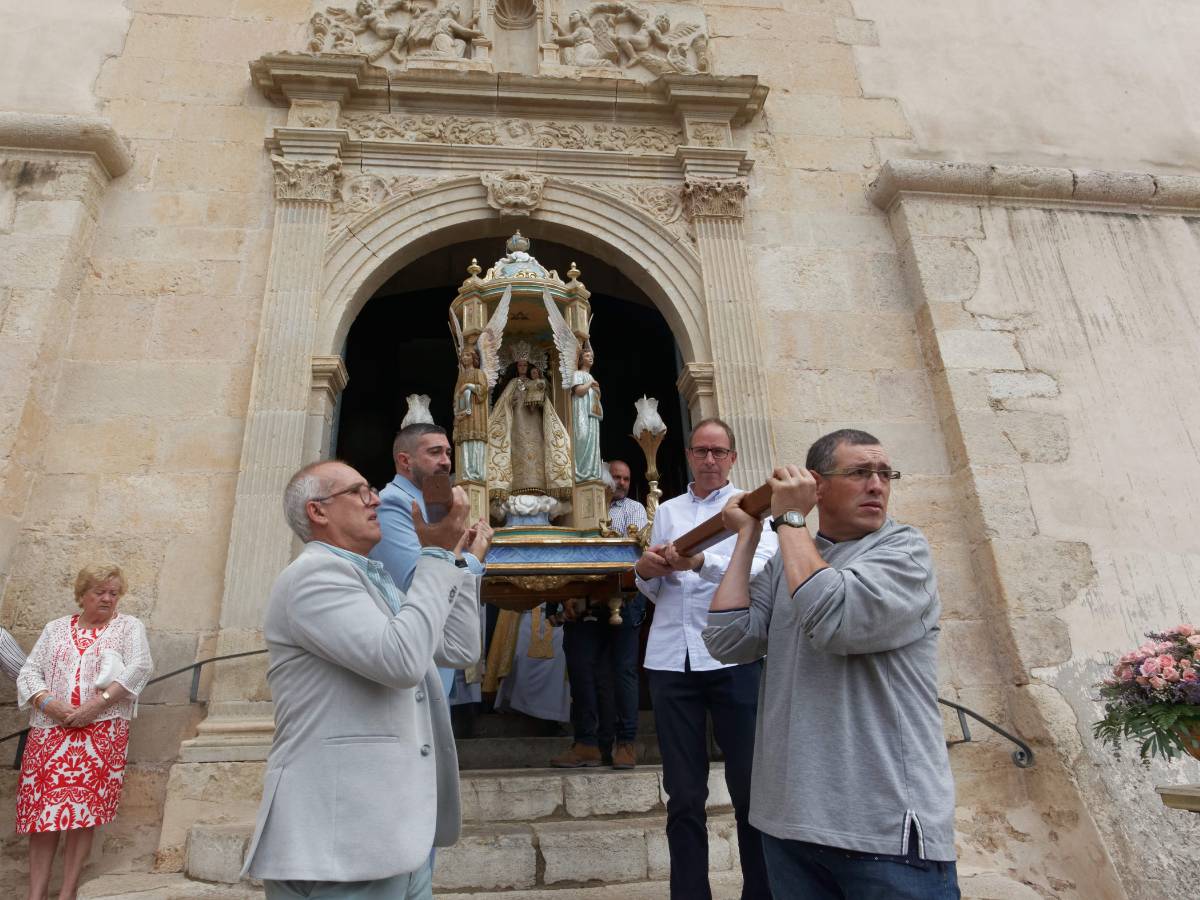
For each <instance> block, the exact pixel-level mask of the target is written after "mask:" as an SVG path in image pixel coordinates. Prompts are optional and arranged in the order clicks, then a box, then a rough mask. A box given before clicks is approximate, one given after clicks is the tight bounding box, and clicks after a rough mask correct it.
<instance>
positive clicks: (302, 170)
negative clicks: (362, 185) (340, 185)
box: [271, 154, 342, 203]
mask: <svg viewBox="0 0 1200 900" xmlns="http://www.w3.org/2000/svg"><path fill="white" fill-rule="evenodd" d="M271 165H272V166H273V167H274V168H275V199H276V200H319V201H322V202H324V203H332V202H333V198H334V182H335V181H336V179H337V175H338V173H339V172H341V170H342V161H341V160H340V159H335V160H332V161H330V162H320V161H317V160H307V159H285V158H284V157H282V156H276V155H275V154H272V155H271Z"/></svg>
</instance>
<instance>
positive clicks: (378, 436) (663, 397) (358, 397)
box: [333, 238, 688, 497]
mask: <svg viewBox="0 0 1200 900" xmlns="http://www.w3.org/2000/svg"><path fill="white" fill-rule="evenodd" d="M531 252H532V253H533V255H534V256H536V257H537V258H538V259H539V260H540V261H541V262H542V263H543V264H544V265H546V266H547V267H548V268H556V269H558V271H559V272H560V273H562V272H565V271H566V270H567V269H568V268H569V267H570V265H571V263H575V264H576V265H577V266H578V268H579V269H580V270H581V272H582V274H581V275H580V276H579V277H580V280H581V281H583V282H584V283H586V284H587V286H588V288H589V290H590V291H591V292H592V297H591V303H592V311H593V315H594V319H593V323H592V343H593V345H594V346H595V347H596V353H597V359H596V368H595V374H596V378H597V380H598V381H600V383H601V385H602V386H603V390H604V401H605V418H604V422H603V425H602V427H601V450H602V455H603V458H604V459H624V460H626V461H627V462H628V463H629V465H630V468H631V469H632V474H633V491H632V493H633V495H634V496H635V497H636V496H641V495H642V494H644V492H645V478H644V475H645V468H646V466H645V460H644V458H643V456H642V453H641V450H640V449H639V448H638V446H637V445H636V444H635V443H634V441H633V440H632V438H631V437H630V434H631V432H632V429H633V420H634V416H635V410H634V406H633V401H634V400H635V399H637V398H639V397H641V396H642V395H643V394H646V395H648V396H652V397H657V398H658V400H659V412H660V413H661V414H662V416H663V419H664V421H665V422H666V424H667V428H668V433H667V437H666V439H665V440H664V441H663V445H662V447H661V448H660V449H659V455H658V465H659V471H660V474H661V476H662V477H661V480H660V486H661V487H662V489H663V492H664V495H665V496H668V497H670V496H674V495H675V494H676V493H679V492H680V491H682V490H683V487H684V485H685V484H686V483H687V472H686V468H685V466H684V457H683V439H684V434H685V433H686V430H687V427H688V421H687V420H688V414H687V409H686V404H685V403H683V402H681V400H680V397H679V392H678V389H677V388H676V381H677V379H678V375H679V371H680V367H681V358H680V353H679V350H678V348H677V345H676V341H675V338H674V335H673V334H672V332H671V329H670V327H669V325H668V324H667V322H666V320H665V319H664V318H663V316H662V314H661V313H660V312H659V311H658V310H657V309H656V308H655V306H654V304H653V303H652V302H651V300H650V299H649V297H647V296H646V294H645V292H644V291H642V290H641V289H640V288H639V287H638V286H637V285H636V284H634V283H633V282H632V281H631V280H630V279H628V278H626V277H625V276H624V275H623V274H622V273H621V272H620V271H618V270H617V269H616V268H614V267H613V266H610V265H608V264H607V263H604V262H602V261H601V260H599V259H596V258H595V257H593V256H591V255H590V254H587V253H583V252H580V251H579V250H577V249H573V248H571V247H568V246H566V245H564V244H561V243H556V242H553V241H548V240H538V241H536V242H535V243H534V245H533V246H532V247H531ZM503 255H504V241H503V239H496V238H476V239H473V240H469V241H462V242H459V243H455V244H451V245H449V246H446V247H443V248H441V249H438V250H433V251H431V252H429V253H427V254H425V255H424V256H422V257H420V258H418V259H416V260H414V261H413V262H411V263H410V264H408V265H406V266H404V267H403V268H402V269H400V270H399V271H398V272H396V273H395V274H394V275H392V276H391V277H390V278H388V279H387V281H385V282H384V283H383V285H381V286H380V287H379V288H378V289H377V290H376V292H375V293H374V295H373V296H372V297H371V299H370V300H369V301H368V302H367V303H366V304H365V305H364V306H363V308H362V310H361V311H360V312H359V314H358V316H357V318H356V319H355V321H354V324H353V325H352V326H351V327H350V330H349V333H348V335H347V338H346V345H345V362H346V369H347V371H348V373H349V376H350V380H349V384H348V385H347V387H346V389H345V391H344V392H343V394H342V396H341V399H340V403H339V409H338V415H337V421H336V423H335V426H334V427H335V429H336V434H335V440H334V442H333V443H334V446H335V448H336V453H337V455H338V456H339V457H341V458H343V459H345V460H347V461H348V462H349V463H350V464H351V465H353V466H354V467H355V468H357V469H358V470H359V471H361V472H362V473H363V474H364V475H365V476H366V477H367V479H368V480H369V481H370V482H371V483H372V484H374V485H376V486H382V485H384V484H386V483H387V482H388V481H390V480H391V478H392V475H393V474H394V471H393V466H392V459H391V443H392V437H393V436H394V435H395V433H396V431H397V430H399V427H400V422H401V420H402V419H403V417H404V414H405V412H406V410H407V404H406V401H405V398H406V397H407V396H408V395H409V394H414V393H416V394H428V395H429V396H430V398H431V403H430V409H431V411H432V413H433V416H434V419H435V420H436V421H437V422H438V424H440V425H443V426H444V427H446V428H447V429H449V427H450V425H451V417H450V405H451V401H450V395H451V391H452V389H453V386H454V381H455V377H456V367H455V360H454V352H453V349H452V345H451V339H450V334H449V331H448V325H447V310H448V308H449V306H450V301H451V300H452V299H453V298H454V295H455V293H456V291H457V289H458V285H459V284H460V283H461V281H462V280H463V279H464V278H465V277H466V276H467V266H468V265H469V264H470V262H471V260H472V259H478V260H479V264H480V265H481V266H482V267H483V268H484V269H485V270H486V268H487V267H488V266H489V265H490V264H491V262H492V261H494V260H495V259H496V258H498V257H500V256H503Z"/></svg>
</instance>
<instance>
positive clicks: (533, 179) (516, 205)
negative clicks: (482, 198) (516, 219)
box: [480, 169, 546, 216]
mask: <svg viewBox="0 0 1200 900" xmlns="http://www.w3.org/2000/svg"><path fill="white" fill-rule="evenodd" d="M480 180H482V181H483V186H484V187H485V188H487V202H488V206H490V207H491V208H492V209H497V210H499V211H500V215H502V216H527V215H529V214H530V213H531V212H533V211H534V210H535V209H537V208H538V206H540V205H541V202H542V189H543V188H544V187H545V186H546V176H545V175H538V174H536V173H534V172H526V171H524V170H522V169H509V170H508V171H507V172H484V173H483V174H482V175H481V176H480Z"/></svg>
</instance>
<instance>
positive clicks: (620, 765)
mask: <svg viewBox="0 0 1200 900" xmlns="http://www.w3.org/2000/svg"><path fill="white" fill-rule="evenodd" d="M636 765H637V749H636V748H635V747H634V746H633V744H617V745H616V746H615V747H613V763H612V767H613V768H614V769H632V768H634V767H635V766H636Z"/></svg>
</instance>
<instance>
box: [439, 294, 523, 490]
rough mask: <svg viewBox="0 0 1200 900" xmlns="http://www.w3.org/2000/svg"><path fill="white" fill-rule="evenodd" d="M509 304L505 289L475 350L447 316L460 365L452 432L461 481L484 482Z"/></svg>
mask: <svg viewBox="0 0 1200 900" xmlns="http://www.w3.org/2000/svg"><path fill="white" fill-rule="evenodd" d="M511 302H512V288H511V287H508V288H506V289H505V291H504V294H503V295H502V296H501V298H500V302H499V303H498V304H497V305H496V311H495V312H494V313H493V314H492V317H491V318H490V319H489V320H488V323H487V326H486V327H485V328H484V329H483V331H481V332H480V333H479V337H478V338H477V339H476V341H475V346H474V347H472V346H470V345H469V344H468V343H467V341H466V340H465V338H464V336H463V332H462V326H461V325H459V323H458V317H457V316H455V314H454V313H453V312H451V313H450V333H451V335H452V336H453V338H454V349H455V352H456V353H457V355H458V363H459V369H458V381H457V382H456V383H455V385H454V431H453V433H454V443H455V445H456V446H457V447H459V448H460V450H461V465H460V468H459V476H460V477H461V478H462V479H463V480H464V481H474V482H478V483H480V484H485V483H486V482H487V439H488V395H489V394H490V393H491V390H492V388H494V387H495V386H496V380H497V378H498V376H499V374H500V346H501V344H502V343H503V341H504V327H505V326H506V325H507V324H508V308H509V304H510V303H511Z"/></svg>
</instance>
